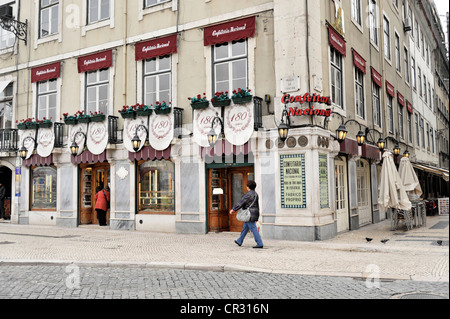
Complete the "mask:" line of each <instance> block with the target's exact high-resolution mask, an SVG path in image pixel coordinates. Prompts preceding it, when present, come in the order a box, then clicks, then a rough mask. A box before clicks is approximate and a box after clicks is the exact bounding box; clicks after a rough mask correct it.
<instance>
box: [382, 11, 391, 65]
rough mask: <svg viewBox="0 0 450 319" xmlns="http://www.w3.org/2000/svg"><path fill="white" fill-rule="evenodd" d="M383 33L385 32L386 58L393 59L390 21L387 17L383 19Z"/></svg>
mask: <svg viewBox="0 0 450 319" xmlns="http://www.w3.org/2000/svg"><path fill="white" fill-rule="evenodd" d="M383 32H384V56H385V57H386V58H387V59H388V60H390V59H391V31H390V30H389V20H388V19H387V18H386V16H385V17H384V18H383Z"/></svg>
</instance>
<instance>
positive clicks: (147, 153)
mask: <svg viewBox="0 0 450 319" xmlns="http://www.w3.org/2000/svg"><path fill="white" fill-rule="evenodd" d="M171 150H172V147H171V146H169V147H168V148H166V149H165V150H164V151H157V150H155V149H154V148H153V147H151V146H150V145H149V146H144V147H143V148H142V149H141V150H140V151H139V152H136V153H135V152H128V159H129V160H130V161H132V162H133V161H134V160H136V161H140V160H151V161H153V160H162V159H166V160H168V159H170V156H171Z"/></svg>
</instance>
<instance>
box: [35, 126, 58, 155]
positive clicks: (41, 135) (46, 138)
mask: <svg viewBox="0 0 450 319" xmlns="http://www.w3.org/2000/svg"><path fill="white" fill-rule="evenodd" d="M36 142H37V147H36V152H37V153H38V154H39V156H41V157H48V156H50V155H51V154H52V151H53V146H54V145H55V132H54V130H53V128H40V129H39V130H38V136H37V141H36Z"/></svg>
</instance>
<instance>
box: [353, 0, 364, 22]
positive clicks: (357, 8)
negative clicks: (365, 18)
mask: <svg viewBox="0 0 450 319" xmlns="http://www.w3.org/2000/svg"><path fill="white" fill-rule="evenodd" d="M361 11H362V10H361V0H352V20H353V21H354V22H355V23H357V24H358V25H361V20H362V18H361Z"/></svg>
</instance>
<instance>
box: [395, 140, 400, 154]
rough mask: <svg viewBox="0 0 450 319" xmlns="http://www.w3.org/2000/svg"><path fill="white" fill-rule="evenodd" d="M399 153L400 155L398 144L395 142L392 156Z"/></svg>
mask: <svg viewBox="0 0 450 319" xmlns="http://www.w3.org/2000/svg"><path fill="white" fill-rule="evenodd" d="M399 155H400V146H399V145H398V143H397V144H395V146H394V156H399Z"/></svg>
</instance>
